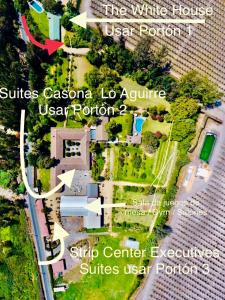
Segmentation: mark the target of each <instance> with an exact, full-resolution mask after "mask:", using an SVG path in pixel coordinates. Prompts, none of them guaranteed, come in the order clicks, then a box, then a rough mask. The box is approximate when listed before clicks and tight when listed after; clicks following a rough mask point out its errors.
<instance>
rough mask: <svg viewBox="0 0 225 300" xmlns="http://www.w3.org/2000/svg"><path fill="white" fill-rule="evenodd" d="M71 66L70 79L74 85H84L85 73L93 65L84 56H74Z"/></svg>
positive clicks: (78, 86)
mask: <svg viewBox="0 0 225 300" xmlns="http://www.w3.org/2000/svg"><path fill="white" fill-rule="evenodd" d="M73 67H74V69H73V72H72V80H73V81H74V86H75V87H76V88H80V87H82V86H85V85H86V82H85V74H86V73H88V72H90V71H91V70H92V69H93V66H92V65H91V64H90V63H89V61H88V60H87V58H86V57H85V56H76V57H74V58H73Z"/></svg>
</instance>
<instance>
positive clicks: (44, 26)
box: [30, 8, 49, 37]
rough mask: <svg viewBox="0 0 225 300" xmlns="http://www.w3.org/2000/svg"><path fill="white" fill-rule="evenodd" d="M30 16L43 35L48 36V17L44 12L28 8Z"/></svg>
mask: <svg viewBox="0 0 225 300" xmlns="http://www.w3.org/2000/svg"><path fill="white" fill-rule="evenodd" d="M30 13H31V16H32V17H33V19H34V22H35V23H36V24H37V26H38V28H39V30H40V32H41V33H42V34H43V35H44V36H45V37H49V25H48V17H47V13H46V12H42V13H41V14H39V13H37V12H36V11H35V10H33V9H32V8H30Z"/></svg>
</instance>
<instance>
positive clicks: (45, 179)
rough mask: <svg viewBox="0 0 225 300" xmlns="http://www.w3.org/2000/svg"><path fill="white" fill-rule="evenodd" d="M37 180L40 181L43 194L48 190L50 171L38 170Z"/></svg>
mask: <svg viewBox="0 0 225 300" xmlns="http://www.w3.org/2000/svg"><path fill="white" fill-rule="evenodd" d="M38 179H40V180H41V183H42V188H43V190H44V191H45V192H48V191H49V190H50V169H38Z"/></svg>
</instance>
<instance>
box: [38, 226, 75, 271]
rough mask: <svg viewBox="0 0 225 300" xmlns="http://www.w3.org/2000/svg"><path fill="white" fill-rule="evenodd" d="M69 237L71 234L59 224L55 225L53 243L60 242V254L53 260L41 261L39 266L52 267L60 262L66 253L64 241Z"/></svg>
mask: <svg viewBox="0 0 225 300" xmlns="http://www.w3.org/2000/svg"><path fill="white" fill-rule="evenodd" d="M67 236H69V233H68V232H66V231H65V230H64V229H63V228H62V227H61V226H60V225H59V224H57V223H55V224H54V232H53V238H52V241H53V242H54V241H57V240H60V245H61V248H60V253H59V255H57V256H56V257H55V258H53V259H52V260H44V261H39V262H38V264H39V265H40V266H43V265H45V266H46V265H52V264H55V263H56V262H58V261H59V260H60V259H62V257H63V255H64V251H65V241H64V239H65V238H66V237H67Z"/></svg>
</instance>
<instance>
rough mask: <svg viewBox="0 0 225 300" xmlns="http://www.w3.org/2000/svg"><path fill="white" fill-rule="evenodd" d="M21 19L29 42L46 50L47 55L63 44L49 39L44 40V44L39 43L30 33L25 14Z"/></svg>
mask: <svg viewBox="0 0 225 300" xmlns="http://www.w3.org/2000/svg"><path fill="white" fill-rule="evenodd" d="M21 19H22V24H23V28H24V30H25V32H26V35H27V36H28V38H29V40H30V42H31V43H32V44H34V45H35V46H37V47H39V48H41V49H46V50H48V54H49V55H51V54H52V53H54V52H55V51H56V50H57V49H58V48H59V47H61V46H62V45H63V43H62V42H58V41H54V40H49V39H46V40H45V45H43V44H41V43H39V42H38V41H36V40H35V38H34V37H33V36H32V34H31V33H30V30H29V27H28V25H27V21H26V18H25V16H22V17H21Z"/></svg>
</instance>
